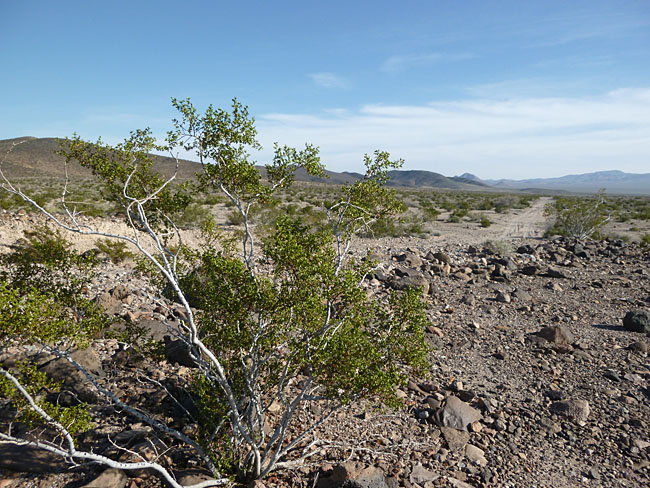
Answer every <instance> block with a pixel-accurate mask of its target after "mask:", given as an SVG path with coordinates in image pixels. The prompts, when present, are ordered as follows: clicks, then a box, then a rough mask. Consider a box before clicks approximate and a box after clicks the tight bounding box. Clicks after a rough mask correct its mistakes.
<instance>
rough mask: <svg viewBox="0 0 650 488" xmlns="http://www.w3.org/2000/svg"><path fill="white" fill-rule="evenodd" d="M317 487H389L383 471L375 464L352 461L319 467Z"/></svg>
mask: <svg viewBox="0 0 650 488" xmlns="http://www.w3.org/2000/svg"><path fill="white" fill-rule="evenodd" d="M321 473H322V474H323V475H324V476H323V477H322V478H319V480H318V483H317V484H316V486H317V488H338V487H340V486H346V487H350V488H389V486H388V484H387V482H386V477H385V475H384V473H383V471H382V470H381V469H379V468H377V467H375V466H363V465H360V466H358V465H357V464H355V463H354V462H352V461H349V462H346V463H343V464H337V465H336V466H334V467H333V468H330V467H324V469H321Z"/></svg>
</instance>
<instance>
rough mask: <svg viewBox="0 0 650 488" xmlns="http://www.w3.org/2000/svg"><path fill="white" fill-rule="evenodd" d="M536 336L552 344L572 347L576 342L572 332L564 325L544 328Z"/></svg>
mask: <svg viewBox="0 0 650 488" xmlns="http://www.w3.org/2000/svg"><path fill="white" fill-rule="evenodd" d="M535 335H536V336H537V337H541V338H542V339H545V340H546V341H547V342H550V343H551V344H562V345H571V344H573V342H575V338H574V337H573V334H572V333H571V331H569V329H568V328H566V327H565V326H563V325H558V326H550V327H544V328H543V329H542V330H540V331H539V332H537V333H536V334H535Z"/></svg>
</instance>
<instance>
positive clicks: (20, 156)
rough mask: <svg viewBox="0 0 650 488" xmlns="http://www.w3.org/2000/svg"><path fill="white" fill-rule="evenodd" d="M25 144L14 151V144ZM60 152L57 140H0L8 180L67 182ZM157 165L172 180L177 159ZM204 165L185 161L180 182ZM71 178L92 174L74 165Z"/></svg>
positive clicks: (161, 159) (156, 161)
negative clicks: (55, 180)
mask: <svg viewBox="0 0 650 488" xmlns="http://www.w3.org/2000/svg"><path fill="white" fill-rule="evenodd" d="M15 143H21V144H18V145H16V146H14V147H13V149H12V150H11V152H9V153H7V152H8V151H9V150H10V149H11V147H12V145H13V144H15ZM58 149H59V143H58V140H57V139H55V138H53V137H44V138H36V137H19V138H16V139H5V140H0V160H2V159H3V158H5V155H6V160H5V162H4V164H3V168H4V172H5V174H6V175H7V176H8V177H12V178H16V177H48V178H63V177H64V176H65V165H64V163H65V158H64V157H63V156H59V155H58V154H56V151H57V150H58ZM154 164H155V165H156V167H157V169H158V171H159V172H160V173H161V174H163V175H168V176H171V175H172V174H173V172H174V169H175V167H176V161H175V160H174V159H173V158H170V157H165V156H154ZM200 169H201V168H200V165H199V164H198V163H195V162H192V161H185V160H181V161H180V165H179V170H178V177H179V178H180V179H189V178H192V177H193V176H194V174H195V173H196V172H197V171H198V170H200ZM68 176H70V177H71V178H86V177H91V176H92V172H91V171H90V170H89V169H87V168H84V167H82V166H81V165H80V164H79V163H77V162H73V163H71V164H70V165H69V166H68Z"/></svg>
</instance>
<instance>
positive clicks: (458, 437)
mask: <svg viewBox="0 0 650 488" xmlns="http://www.w3.org/2000/svg"><path fill="white" fill-rule="evenodd" d="M440 431H441V432H442V436H443V437H444V438H445V441H447V447H449V450H450V451H462V450H463V449H465V446H466V445H467V443H468V442H469V432H464V431H461V430H458V429H454V428H451V427H440Z"/></svg>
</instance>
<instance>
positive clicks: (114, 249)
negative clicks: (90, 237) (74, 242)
mask: <svg viewBox="0 0 650 488" xmlns="http://www.w3.org/2000/svg"><path fill="white" fill-rule="evenodd" d="M95 246H96V247H97V249H99V252H101V253H102V254H104V255H105V256H106V257H108V259H110V260H111V262H112V263H113V264H120V263H121V262H123V261H126V260H127V259H131V258H133V257H134V255H133V253H132V252H130V251H127V245H126V242H124V241H114V240H111V239H98V240H96V241H95Z"/></svg>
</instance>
